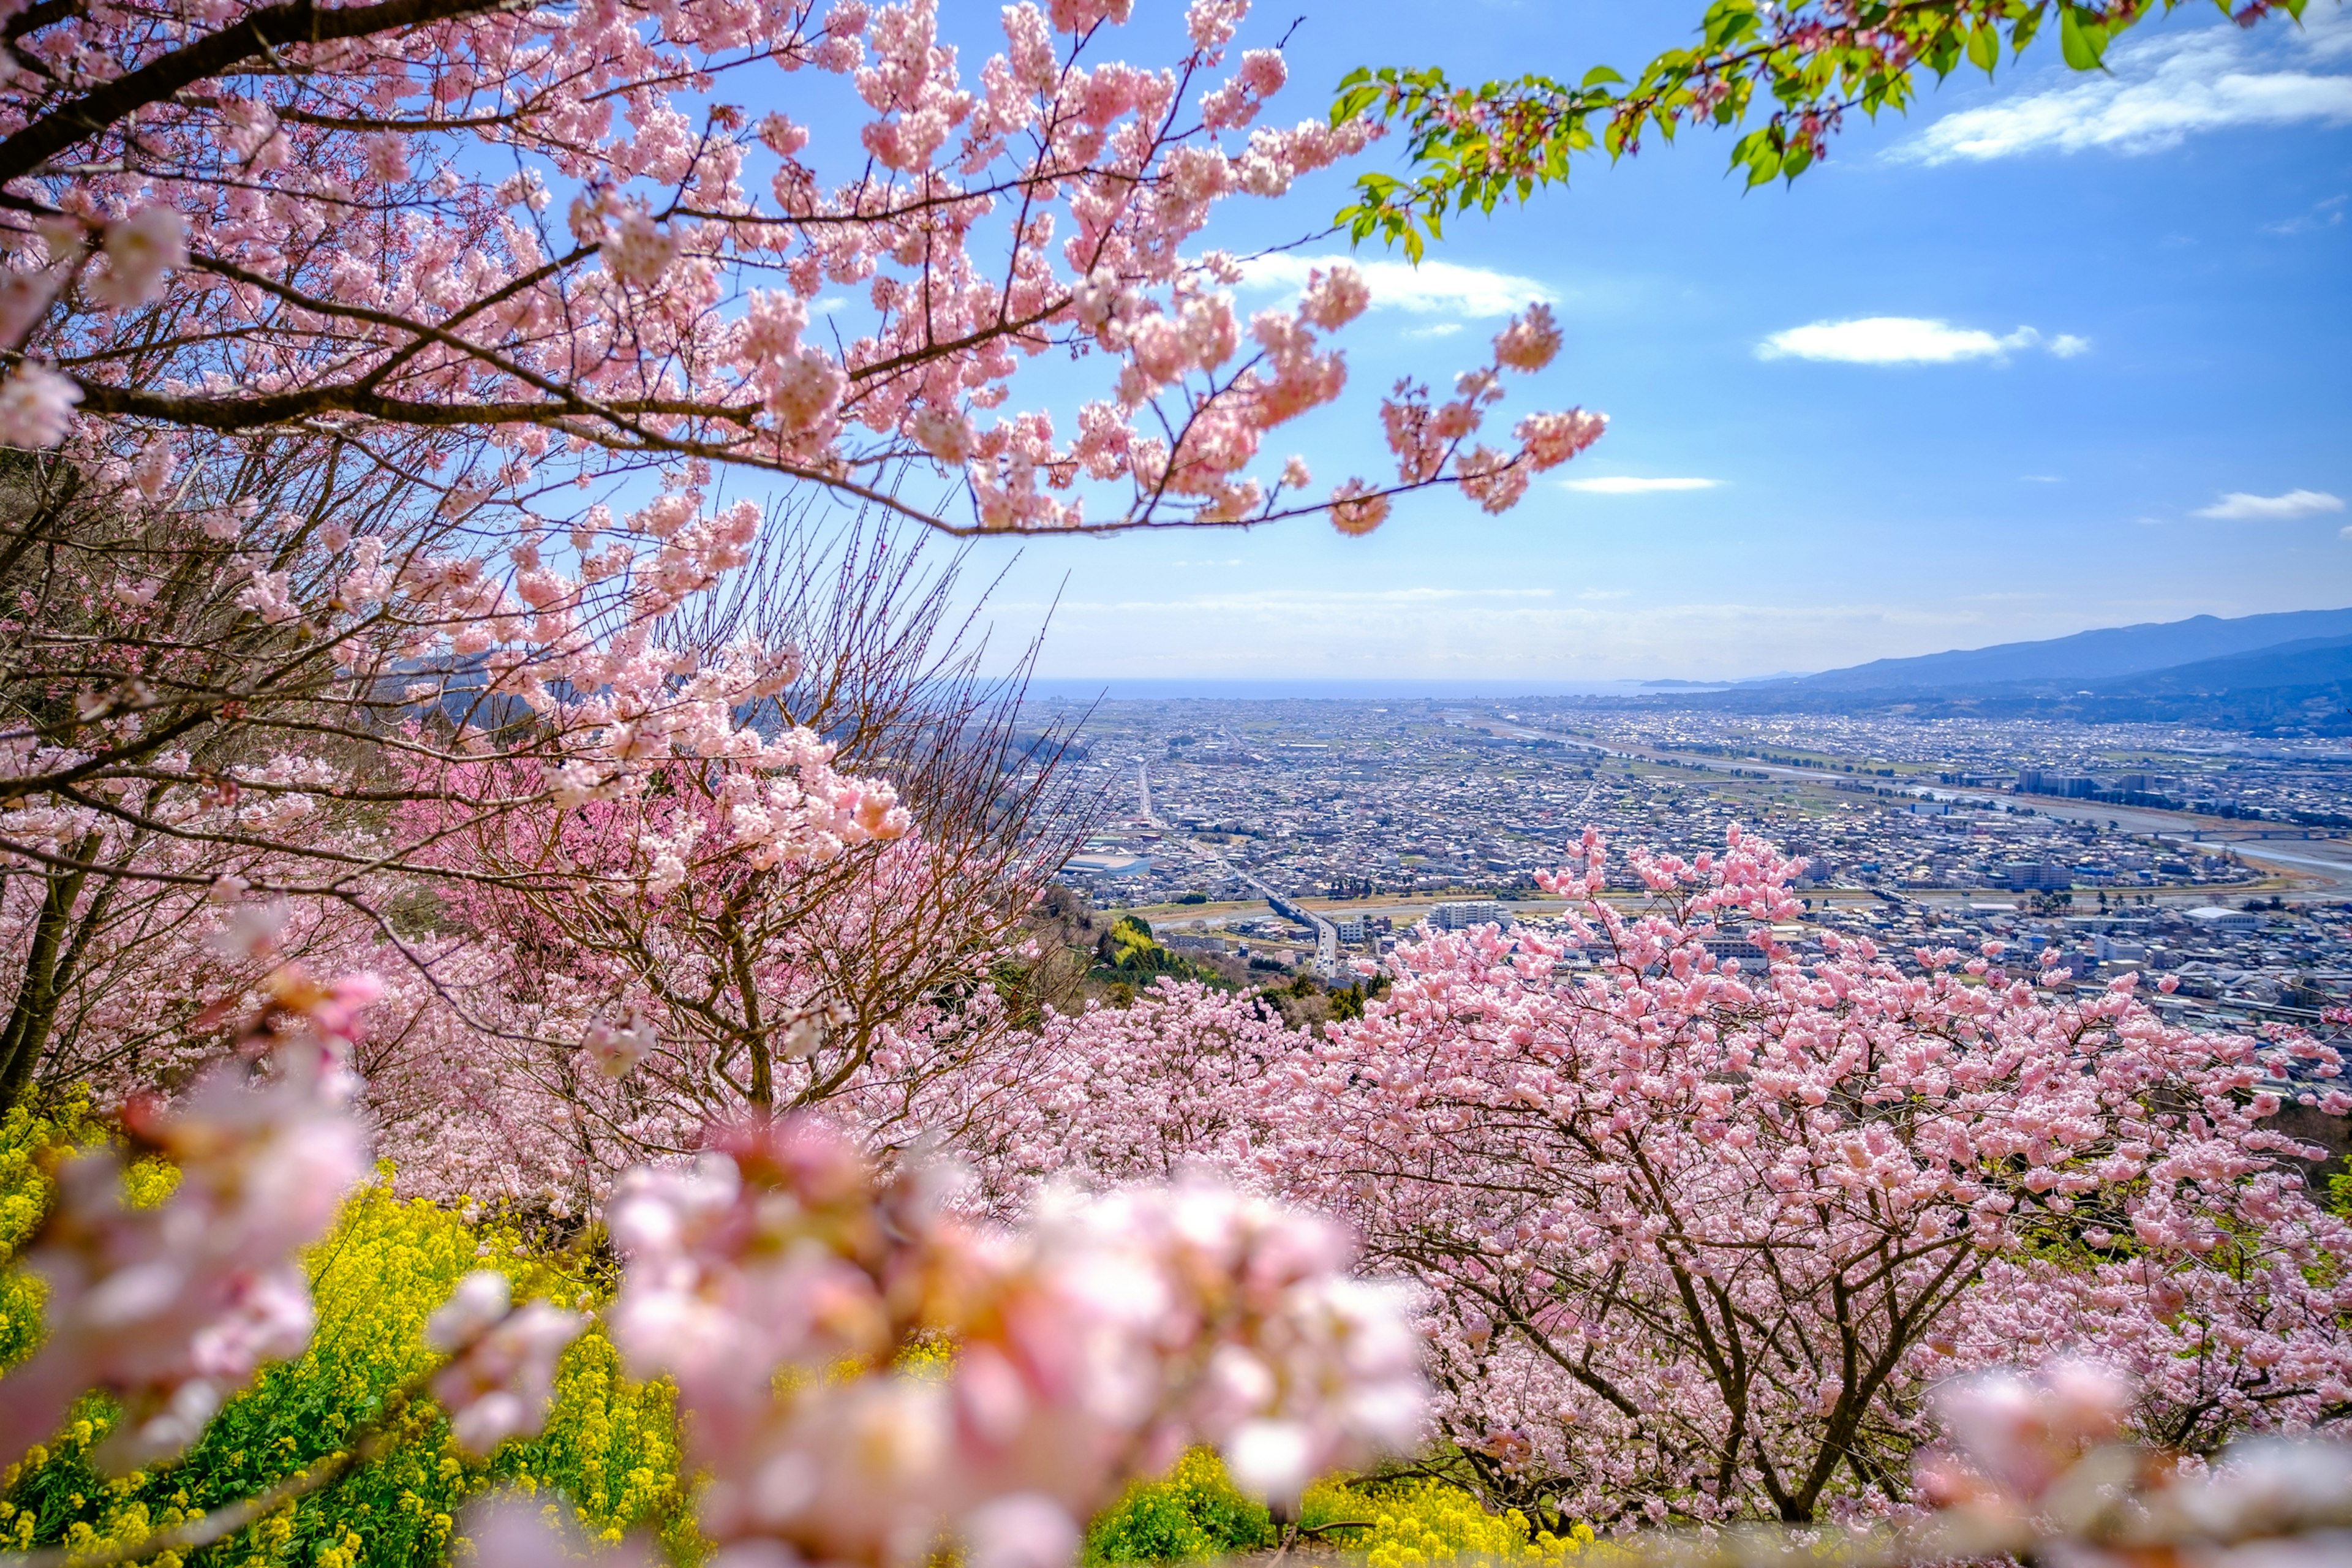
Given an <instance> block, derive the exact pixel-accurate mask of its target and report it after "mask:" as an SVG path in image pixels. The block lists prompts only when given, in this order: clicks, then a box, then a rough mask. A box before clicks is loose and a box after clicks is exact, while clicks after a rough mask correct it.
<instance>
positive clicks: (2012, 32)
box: [2009, 5, 2042, 55]
mask: <svg viewBox="0 0 2352 1568" xmlns="http://www.w3.org/2000/svg"><path fill="white" fill-rule="evenodd" d="M2041 30H2042V7H2041V6H2039V5H2036V6H2035V7H2034V8H2033V9H2032V10H2031V11H2028V12H2027V13H2026V14H2025V15H2024V16H2020V17H2019V18H2018V19H2017V20H2016V21H2014V22H2012V23H2011V24H2010V28H2009V49H2010V53H2011V55H2021V54H2023V53H2024V52H2025V46H2026V45H2028V44H2030V43H2032V41H2033V35H2034V34H2036V33H2038V32H2040V31H2041Z"/></svg>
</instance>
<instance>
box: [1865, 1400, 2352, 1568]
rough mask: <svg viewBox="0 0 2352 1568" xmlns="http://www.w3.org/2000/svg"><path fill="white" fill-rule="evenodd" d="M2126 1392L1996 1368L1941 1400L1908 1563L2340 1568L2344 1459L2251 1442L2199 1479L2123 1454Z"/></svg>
mask: <svg viewBox="0 0 2352 1568" xmlns="http://www.w3.org/2000/svg"><path fill="white" fill-rule="evenodd" d="M2137 1394H2138V1390H2137V1388H2135V1387H2134V1385H2133V1384H2132V1383H2131V1382H2130V1381H2129V1380H2128V1379H2126V1377H2124V1376H2123V1375H2122V1374H2121V1373H2117V1372H2116V1371H2115V1370H2113V1369H2112V1368H2109V1367H2106V1366H2103V1365H2099V1364H2096V1363H2088V1362H2081V1361H2073V1360H2063V1359H2062V1360H2058V1361H2053V1362H2051V1363H2046V1364H2045V1365H2043V1366H2042V1368H2041V1369H2039V1370H2038V1371H2036V1372H2034V1373H2032V1374H2031V1375H2026V1374H2021V1373H2016V1372H2013V1371H2009V1370H2006V1369H2003V1370H2000V1371H1997V1372H1990V1373H1980V1374H1979V1375H1977V1376H1974V1377H1969V1378H1962V1379H1956V1380H1955V1381H1954V1382H1952V1383H1951V1384H1947V1385H1946V1386H1945V1387H1944V1388H1943V1389H1942V1390H1940V1391H1939V1392H1938V1394H1937V1399H1936V1402H1935V1404H1936V1413H1937V1418H1938V1423H1939V1425H1940V1426H1942V1428H1943V1431H1944V1434H1945V1441H1944V1443H1943V1444H1941V1445H1939V1446H1938V1447H1934V1448H1931V1449H1929V1450H1928V1451H1927V1453H1926V1454H1924V1455H1922V1456H1921V1458H1920V1461H1919V1463H1918V1466H1917V1467H1916V1479H1917V1481H1918V1486H1919V1491H1920V1494H1921V1498H1922V1500H1924V1501H1926V1502H1927V1503H1930V1504H1932V1505H1934V1506H1935V1507H1936V1508H1937V1510H1938V1511H1937V1514H1936V1516H1935V1517H1934V1519H1933V1520H1932V1521H1930V1523H1929V1525H1928V1527H1927V1530H1926V1531H1925V1532H1924V1535H1923V1538H1922V1539H1921V1540H1920V1542H1918V1548H1919V1549H1918V1550H1916V1551H1914V1552H1910V1553H1907V1555H1909V1556H1910V1557H1911V1558H1912V1559H1913V1560H1914V1561H1951V1560H1956V1559H1986V1558H1995V1559H1997V1558H2002V1557H2022V1558H2026V1559H2028V1560H2032V1559H2037V1558H2038V1559H2040V1560H2042V1561H2044V1562H2050V1563H2060V1564H2068V1565H2078V1568H2158V1565H2167V1568H2168V1565H2172V1564H2179V1565H2182V1568H2189V1565H2192V1564H2193V1565H2199V1568H2342V1565H2343V1564H2346V1563H2352V1447H2347V1446H2346V1445H2344V1444H2342V1443H2332V1442H2325V1441H2315V1440H2311V1439H2301V1440H2297V1439H2291V1438H2282V1437H2261V1438H2252V1439H2248V1440H2242V1441H2240V1442H2238V1443H2234V1444H2232V1445H2231V1446H2230V1447H2227V1448H2225V1449H2223V1450H2222V1451H2221V1454H2220V1456H2219V1457H2218V1458H2215V1459H2214V1460H2213V1461H2212V1462H2211V1463H2210V1465H2209V1464H2205V1463H2201V1462H2199V1461H2196V1460H2193V1459H2188V1458H2181V1457H2179V1456H2177V1455H2170V1454H2166V1453H2163V1452H2160V1451H2158V1450H2155V1449H2150V1448H2147V1447H2140V1446H2138V1445H2136V1444H2131V1443H2127V1442H2123V1441H2120V1440H2119V1438H2120V1435H2121V1433H2122V1431H2123V1427H2124V1423H2125V1420H2126V1417H2127V1416H2128V1415H2130V1414H2131V1411H2132V1406H2133V1404H2134V1401H2135V1398H2136V1396H2137Z"/></svg>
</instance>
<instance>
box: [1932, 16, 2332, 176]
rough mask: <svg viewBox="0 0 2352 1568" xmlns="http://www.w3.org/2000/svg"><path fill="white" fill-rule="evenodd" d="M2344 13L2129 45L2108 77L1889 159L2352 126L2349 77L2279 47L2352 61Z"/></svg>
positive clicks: (1970, 115) (2003, 110)
mask: <svg viewBox="0 0 2352 1568" xmlns="http://www.w3.org/2000/svg"><path fill="white" fill-rule="evenodd" d="M2343 15H2345V13H2343V12H2342V11H2341V10H2339V8H2338V7H2336V6H2332V5H2331V6H2318V5H2315V6H2313V7H2311V9H2310V10H2309V11H2308V12H2306V13H2305V27H2306V29H2307V30H2306V31H2305V32H2304V33H2303V34H2301V35H2299V36H2297V35H2294V34H2291V33H2289V32H2288V30H2287V29H2286V28H2285V27H2284V26H2273V27H2265V28H2263V29H2262V30H2261V32H2260V34H2249V33H2246V32H2244V31H2242V30H2241V29H2239V28H2237V27H2234V26H2227V25H2223V26H2218V27H2207V28H2200V29H2199V30H2197V31H2195V32H2190V33H2177V34H2172V35H2169V36H2162V35H2159V36H2153V37H2141V38H2137V39H2126V42H2124V43H2123V44H2121V45H2119V46H2117V47H2116V49H2115V50H2114V51H2113V52H2112V53H2110V54H2109V56H2108V57H2107V66H2108V69H2107V70H2105V71H2104V72H2100V73H2098V74H2095V75H2081V76H2070V79H2069V80H2068V81H2067V82H2066V84H2065V85H2064V86H2063V87H2058V88H2053V89H2051V90H2049V91H2047V92H2038V93H2032V94H2030V95H2028V96H2026V97H2023V98H2017V99H2011V100H2009V101H2007V102H2004V103H1994V104H1988V105H1987V106H1985V107H1984V108H1982V109H1968V110H1961V111H1960V112H1958V114H1948V115H1946V116H1945V117H1944V118H1943V119H1941V120H1938V121H1936V122H1935V123H1934V124H1933V125H1930V126H1928V127H1927V130H1926V131H1925V132H1923V133H1921V134H1920V135H1919V136H1917V137H1916V138H1914V139H1913V140H1911V141H1909V142H1904V143H1903V144H1901V145H1900V146H1898V147H1896V148H1895V151H1894V152H1893V153H1892V154H1891V155H1892V156H1894V157H1896V158H1900V159H1906V160H1908V161H1911V162H1915V163H1954V162H1958V161H1961V160H1971V161H1978V162H1981V161H1984V160H1987V159H1992V158H2011V157H2016V156H2018V155H2020V154H2021V153H2038V152H2045V151H2048V152H2060V153H2080V152H2085V151H2091V150H2098V151H2103V152H2111V153H2154V152H2160V151H2162V150H2163V149H2165V148H2167V147H2174V146H2178V145H2179V143H2180V142H2181V141H2182V140H2184V139H2185V138H2187V137H2189V136H2190V135H2193V134H2195V133H2197V132H2205V131H2224V130H2230V129H2232V128H2235V127H2240V126H2252V125H2294V124H2303V123H2307V122H2310V121H2319V122H2322V123H2325V124H2331V125H2335V124H2343V123H2345V122H2347V121H2352V76H2343V75H2337V74H2334V73H2330V72H2326V71H2312V70H2305V69H2299V68H2294V66H2293V65H2291V64H2289V63H2288V62H2285V61H2283V60H2281V59H2279V58H2278V57H2277V51H2276V49H2274V48H2273V47H2272V45H2273V41H2274V39H2275V38H2276V37H2280V36H2285V37H2298V38H2299V42H2300V43H2301V45H2302V47H2303V48H2304V51H2305V53H2306V54H2309V55H2311V56H2314V57H2316V58H2322V59H2327V58H2336V57H2338V56H2341V55H2344V54H2347V53H2352V28H2347V27H2345V26H2341V21H2342V16H2343Z"/></svg>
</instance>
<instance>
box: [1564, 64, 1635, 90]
mask: <svg viewBox="0 0 2352 1568" xmlns="http://www.w3.org/2000/svg"><path fill="white" fill-rule="evenodd" d="M1623 80H1624V78H1623V77H1622V76H1619V75H1618V74H1617V73H1616V72H1615V71H1613V70H1612V69H1610V68H1608V67H1607V66H1594V67H1593V68H1591V70H1589V71H1586V72H1585V73H1584V79H1583V80H1582V81H1580V82H1579V83H1577V84H1576V85H1577V86H1579V87H1599V86H1601V84H1602V83H1604V82H1612V81H1616V82H1622V81H1623Z"/></svg>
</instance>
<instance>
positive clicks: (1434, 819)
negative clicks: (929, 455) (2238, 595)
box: [1063, 698, 2352, 1026]
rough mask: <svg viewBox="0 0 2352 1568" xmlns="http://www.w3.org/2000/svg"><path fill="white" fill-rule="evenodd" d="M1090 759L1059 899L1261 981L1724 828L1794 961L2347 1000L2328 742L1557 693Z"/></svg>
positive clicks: (1301, 716) (1109, 713)
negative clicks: (1754, 848) (2017, 963)
mask: <svg viewBox="0 0 2352 1568" xmlns="http://www.w3.org/2000/svg"><path fill="white" fill-rule="evenodd" d="M1085 735H1086V752H1085V754H1084V755H1083V757H1081V758H1078V759H1076V762H1075V764H1074V765H1075V766H1076V768H1078V769H1079V770H1080V771H1081V772H1082V773H1083V774H1084V775H1085V776H1087V778H1089V779H1090V780H1091V781H1092V782H1093V783H1094V784H1095V785H1096V786H1097V788H1098V789H1099V790H1100V791H1101V792H1102V793H1101V796H1100V798H1101V801H1102V805H1103V810H1104V820H1103V821H1102V824H1101V826H1100V828H1099V830H1098V831H1097V833H1096V834H1095V835H1094V837H1092V838H1091V839H1090V840H1089V841H1088V842H1087V845H1086V847H1085V850H1084V852H1083V853H1081V854H1079V855H1076V856H1075V857H1073V858H1072V859H1071V860H1070V862H1069V863H1068V865H1067V866H1066V868H1065V870H1064V873H1063V880H1064V881H1065V882H1066V883H1067V884H1068V885H1070V886H1072V887H1074V888H1076V889H1081V890H1083V891H1084V892H1085V893H1086V894H1087V898H1088V900H1090V902H1091V903H1092V904H1093V905H1094V907H1096V908H1097V909H1100V910H1118V911H1125V912H1131V913H1134V914H1136V915H1138V916H1139V917H1140V918H1142V919H1143V920H1145V921H1147V922H1148V923H1149V924H1150V927H1151V929H1152V930H1153V931H1154V932H1155V933H1156V934H1157V936H1158V938H1159V940H1160V942H1162V943H1163V944H1164V945H1166V946H1167V947H1168V948H1169V949H1170V950H1171V952H1178V953H1181V954H1186V955H1189V956H1192V957H1194V958H1196V959H1204V960H1210V961H1216V960H1225V961H1227V966H1228V967H1230V968H1235V969H1240V970H1244V971H1254V972H1255V973H1256V974H1257V975H1258V976H1259V977H1260V978H1265V977H1266V976H1268V975H1269V974H1271V973H1295V972H1302V971H1303V972H1305V973H1310V974H1313V975H1316V976H1317V977H1318V978H1320V979H1322V980H1325V981H1332V980H1335V979H1337V980H1344V979H1346V978H1347V977H1348V975H1349V973H1350V965H1351V964H1352V963H1354V962H1356V961H1361V960H1369V961H1370V962H1372V963H1376V964H1378V963H1383V962H1384V959H1385V955H1386V954H1388V953H1390V952H1392V951H1393V949H1394V947H1395V944H1396V943H1397V942H1399V941H1400V940H1401V939H1409V936H1410V933H1411V932H1412V930H1413V928H1414V927H1415V926H1416V925H1418V924H1419V923H1420V922H1422V921H1430V922H1431V923H1432V924H1433V925H1435V926H1438V927H1461V926H1466V925H1472V924H1478V923H1484V922H1486V921H1495V922H1497V923H1500V924H1503V925H1505V926H1507V927H1508V926H1515V925H1517V924H1520V923H1528V922H1532V923H1534V924H1536V925H1538V926H1541V925H1544V924H1547V923H1549V922H1550V921H1554V920H1556V919H1557V918H1558V914H1559V910H1561V909H1562V908H1563V905H1562V903H1561V901H1560V900H1558V899H1555V898H1551V897H1549V896H1547V895H1546V894H1545V893H1543V891H1542V890H1541V889H1540V888H1539V887H1538V882H1537V877H1538V873H1540V872H1543V871H1546V870H1549V869H1554V868H1558V867H1559V866H1560V865H1562V864H1563V863H1564V862H1565V861H1566V859H1567V858H1568V855H1569V851H1570V847H1572V845H1573V844H1574V843H1575V842H1576V841H1577V840H1578V839H1579V838H1580V836H1581V834H1582V832H1583V830H1584V829H1585V828H1586V827H1587V826H1591V827H1592V828H1594V829H1596V830H1598V831H1599V832H1600V833H1601V836H1602V837H1604V839H1606V840H1607V841H1608V842H1609V844H1610V845H1611V847H1612V856H1613V857H1617V858H1612V861H1611V868H1612V894H1611V895H1610V896H1611V897H1612V898H1622V900H1624V901H1625V902H1626V903H1627V904H1628V905H1629V907H1630V906H1631V905H1633V904H1636V903H1638V902H1639V901H1640V900H1641V899H1642V898H1643V894H1642V893H1641V891H1640V889H1639V887H1638V884H1637V883H1636V882H1634V881H1633V878H1632V872H1631V869H1630V867H1628V866H1627V865H1626V863H1625V862H1624V861H1623V860H1622V851H1624V850H1627V849H1631V848H1635V847H1651V848H1655V849H1658V850H1661V851H1665V852H1671V853H1675V854H1680V855H1683V856H1685V857H1686V858H1687V857H1690V856H1693V855H1696V854H1697V853H1700V852H1703V851H1706V850H1708V849H1714V848H1719V847H1721V846H1722V844H1723V842H1724V839H1725V836H1726V834H1727V830H1728V829H1730V827H1731V826H1733V825H1734V824H1737V825H1738V826H1740V827H1742V828H1743V829H1744V830H1746V831H1749V832H1753V833H1759V834H1761V835H1763V836H1764V837H1767V838H1769V840H1771V841H1772V842H1774V843H1775V844H1777V845H1779V846H1780V847H1781V848H1782V849H1783V851H1785V852H1786V853H1789V854H1790V855H1794V856H1801V857H1803V858H1804V860H1805V866H1804V869H1803V872H1802V874H1801V877H1800V879H1799V882H1798V891H1799V893H1800V895H1801V898H1802V900H1803V903H1804V913H1803V917H1802V919H1801V921H1798V922H1796V924H1795V929H1793V930H1792V929H1786V928H1784V929H1782V930H1780V931H1777V932H1776V933H1775V935H1776V937H1777V938H1778V939H1779V944H1780V945H1781V946H1785V947H1789V948H1790V949H1792V950H1793V951H1794V952H1796V953H1797V954H1798V955H1799V956H1800V957H1802V956H1803V955H1804V954H1805V953H1806V952H1809V951H1811V952H1818V951H1820V939H1821V937H1822V934H1823V933H1825V932H1829V931H1838V932H1841V933H1848V934H1855V935H1863V936H1867V937H1869V938H1871V939H1872V940H1874V941H1875V942H1877V943H1878V944H1879V945H1880V946H1881V947H1882V948H1883V949H1887V950H1890V951H1893V952H1908V951H1910V950H1911V949H1913V948H1915V947H1920V946H1936V947H1943V946H1949V945H1954V944H1958V945H1962V946H1973V945H1976V944H1979V943H1982V942H2002V943H2004V944H2008V945H2012V946H2015V947H2018V948H2021V949H2022V950H2024V951H2025V952H2030V953H2032V954H2034V955H2036V957H2037V959H2038V957H2039V955H2040V954H2042V952H2045V951H2053V950H2054V951H2055V952H2057V953H2058V954H2059V955H2060V957H2059V961H2058V962H2057V963H2053V964H2051V965H2048V966H2045V967H2048V968H2053V969H2063V971H2064V972H2065V973H2066V974H2067V975H2068V976H2070V977H2071V979H2072V981H2073V982H2074V983H2075V984H2083V983H2087V982H2089V981H2091V980H2093V979H2105V978H2112V977H2114V976H2116V975H2118V974H2121V973H2127V972H2135V971H2137V972H2142V973H2148V974H2150V975H2151V976H2153V975H2157V974H2163V975H2168V976H2169V977H2170V978H2171V979H2172V980H2173V981H2174V982H2175V983H2176V989H2174V990H2173V991H2171V992H2170V993H2169V994H2163V995H2160V996H2158V997H2156V998H2155V1005H2157V1006H2158V1009H2159V1011H2160V1012H2162V1013H2164V1014H2166V1015H2168V1016H2172V1017H2175V1018H2179V1019H2182V1020H2184V1021H2191V1022H2201V1023H2210V1024H2213V1025H2216V1026H2245V1025H2247V1024H2250V1023H2258V1022H2263V1021H2277V1022H2290V1021H2292V1022H2302V1023H2305V1024H2312V1023H2315V1022H2317V1020H2318V1019H2319V1017H2320V1016H2321V1014H2322V1012H2323V1010H2324V1009H2325V1008H2326V1007H2328V1006H2331V1005H2336V1004H2338V1003H2340V1002H2342V1001H2344V1000H2345V999H2347V996H2352V838H2347V829H2346V826H2345V824H2346V822H2347V817H2346V816H2345V812H2346V809H2347V798H2352V789H2347V785H2352V750H2347V749H2346V748H2345V747H2343V746H2342V745H2341V744H2340V743H2335V742H2299V743H2298V742H2276V741H2260V742H2249V741H2248V740H2247V739H2246V738H2245V737H2243V736H2242V735H2231V734H2222V733H2213V732H2199V731H2185V730H2181V729H2179V728H2173V727H2158V726H2146V727H2128V726H2124V727H2118V726H2111V725H2110V726H2090V725H2068V724H2059V723H2050V722H2042V721H2018V722H2011V723H1986V722H1982V721H1965V722H1963V721H1906V720H1903V719H1897V718H1886V719H1880V718H1838V717H1811V716H1808V717H1801V718H1794V719H1790V718H1764V719H1757V718H1750V717H1744V716H1738V715H1727V714H1717V713H1711V712H1706V711H1697V710H1683V709H1675V708H1669V707H1663V706H1654V705H1646V704H1643V705H1636V704H1627V703H1622V702H1621V703H1610V702H1601V701H1580V700H1573V699H1558V698H1554V699H1521V700H1509V701H1495V700H1485V701H1461V700H1454V701H1445V700H1390V701H1383V702H1371V701H1335V700H1290V701H1260V702H1244V701H1232V700H1190V701H1184V700H1170V701H1158V702H1141V701H1115V702H1106V703H1103V704H1101V705H1099V706H1098V707H1097V708H1096V709H1095V710H1093V712H1092V715H1091V717H1090V718H1089V719H1088V721H1087V726H1086V731H1085ZM1616 889H1622V891H1618V890H1616ZM1710 941H1711V943H1712V944H1713V945H1715V946H1716V947H1717V948H1719V949H1720V952H1718V957H1726V956H1742V955H1744V956H1745V957H1746V958H1748V960H1749V962H1750V963H1751V964H1753V963H1755V961H1756V960H1757V959H1758V958H1759V953H1758V950H1757V949H1756V947H1755V946H1754V944H1753V943H1752V942H1749V941H1748V937H1747V936H1746V935H1745V934H1744V933H1742V932H1739V931H1727V932H1725V933H1724V934H1723V935H1721V936H1719V937H1717V938H1714V939H1710ZM1233 960H1239V961H1242V962H1241V963H1239V964H1234V963H1232V962H1231V961H1233Z"/></svg>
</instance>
